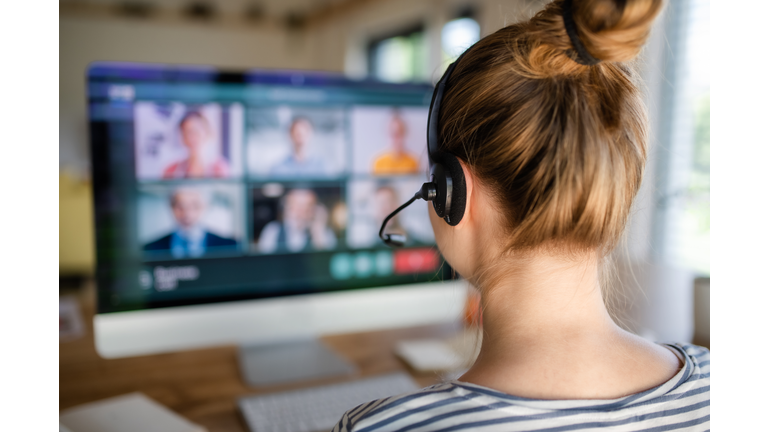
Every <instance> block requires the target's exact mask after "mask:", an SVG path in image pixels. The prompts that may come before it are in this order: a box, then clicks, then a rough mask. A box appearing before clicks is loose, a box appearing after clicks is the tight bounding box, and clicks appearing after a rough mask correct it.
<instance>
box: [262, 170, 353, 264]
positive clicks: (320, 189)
mask: <svg viewBox="0 0 768 432" xmlns="http://www.w3.org/2000/svg"><path fill="white" fill-rule="evenodd" d="M251 197H252V205H253V211H252V229H253V244H252V250H254V251H257V252H259V253H263V254H270V253H297V252H316V251H328V250H333V249H335V248H336V247H337V246H338V245H339V242H340V241H341V239H343V238H344V231H345V230H346V225H347V208H346V204H345V203H344V200H343V198H342V190H341V187H340V185H338V184H335V185H327V186H320V185H318V184H313V185H307V184H283V183H267V184H265V185H263V186H261V187H255V188H253V189H252V190H251Z"/></svg>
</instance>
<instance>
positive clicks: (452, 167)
mask: <svg viewBox="0 0 768 432" xmlns="http://www.w3.org/2000/svg"><path fill="white" fill-rule="evenodd" d="M442 156H443V158H442V159H443V163H444V165H445V168H446V169H447V170H448V172H449V173H450V174H451V178H452V179H453V191H452V193H451V209H450V211H449V212H448V214H447V215H446V216H447V217H446V222H448V225H451V226H456V225H458V224H459V222H461V219H462V218H463V217H464V209H465V208H466V206H467V182H466V180H465V179H464V170H463V169H462V168H461V163H460V162H459V158H457V157H456V156H454V155H452V154H450V153H443V154H442Z"/></svg>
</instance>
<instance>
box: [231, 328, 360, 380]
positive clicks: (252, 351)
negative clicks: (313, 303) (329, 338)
mask: <svg viewBox="0 0 768 432" xmlns="http://www.w3.org/2000/svg"><path fill="white" fill-rule="evenodd" d="M238 361H239V363H240V371H241V373H242V374H243V379H244V380H245V382H246V383H247V384H248V385H251V386H256V387H263V386H272V385H278V384H286V383H290V382H295V381H307V380H313V379H319V378H326V377H332V376H339V375H351V374H354V373H356V372H357V368H356V367H355V366H354V365H352V364H351V363H349V362H348V361H346V360H344V359H343V358H341V357H339V355H338V354H336V353H334V352H333V351H331V350H330V349H329V348H328V347H326V346H325V345H324V344H323V343H322V342H320V341H319V340H318V339H300V340H292V341H288V342H278V343H273V344H259V345H250V346H249V345H241V346H240V350H239V353H238Z"/></svg>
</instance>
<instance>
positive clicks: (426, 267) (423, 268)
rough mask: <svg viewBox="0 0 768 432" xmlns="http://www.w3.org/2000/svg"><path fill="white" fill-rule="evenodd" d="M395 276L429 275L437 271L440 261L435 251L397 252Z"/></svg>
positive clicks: (410, 250)
mask: <svg viewBox="0 0 768 432" xmlns="http://www.w3.org/2000/svg"><path fill="white" fill-rule="evenodd" d="M394 261H395V274H412V273H427V272H432V271H435V270H437V266H438V263H439V259H438V256H437V251H436V250H434V249H427V248H424V249H407V250H399V251H395V256H394Z"/></svg>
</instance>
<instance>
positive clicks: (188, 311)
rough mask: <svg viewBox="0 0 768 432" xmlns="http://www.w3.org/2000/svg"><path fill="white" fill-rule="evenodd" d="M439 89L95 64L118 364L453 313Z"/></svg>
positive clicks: (457, 309)
mask: <svg viewBox="0 0 768 432" xmlns="http://www.w3.org/2000/svg"><path fill="white" fill-rule="evenodd" d="M431 95H432V87H431V86H429V85H426V84H423V85H416V84H387V83H381V82H375V81H366V80H363V81H354V80H349V79H346V78H344V77H343V76H341V75H337V74H331V73H321V72H305V71H265V70H251V71H247V72H237V73H234V72H224V71H219V70H217V69H214V68H211V67H201V66H170V65H148V64H129V63H95V64H92V65H91V66H90V68H89V70H88V102H89V119H90V136H91V154H92V167H93V185H94V204H95V206H94V207H95V228H96V253H97V271H96V281H97V293H98V294H97V314H96V316H95V318H94V326H95V342H96V348H97V350H98V352H99V353H100V355H102V356H103V357H107V358H113V357H123V356H133V355H140V354H150V353H159V352H168V351H175V350H181V349H188V348H195V347H204V346H212V345H222V344H243V343H256V344H258V343H270V342H278V341H281V340H290V339H292V338H302V337H308V336H313V337H316V336H320V335H325V334H333V333H341V332H352V331H364V330H372V329H382V328H390V327H397V326H411V325H421V324H430V323H438V322H445V321H453V320H456V319H457V318H458V317H459V316H460V314H461V311H462V307H463V304H464V300H465V296H466V289H465V287H464V285H463V283H461V282H459V281H457V280H456V279H454V278H453V276H452V271H451V269H450V268H449V267H448V266H447V265H446V264H445V263H444V262H443V260H442V258H441V257H440V255H439V253H438V251H437V248H436V247H435V245H434V237H433V232H432V229H431V227H430V223H429V219H428V213H427V205H428V204H427V203H424V202H421V204H418V203H417V204H414V205H412V206H411V207H410V208H408V209H406V210H405V211H404V212H402V213H401V214H400V215H398V216H397V218H396V219H395V220H393V221H392V222H391V223H390V226H389V229H388V232H393V233H404V234H407V236H408V242H407V243H406V245H405V247H403V248H400V249H392V248H390V247H388V246H386V245H384V244H383V243H382V242H381V241H380V240H379V238H378V236H377V234H378V229H379V224H380V223H381V221H382V219H383V218H384V215H386V214H387V213H388V212H390V211H392V210H393V209H394V208H396V207H397V206H398V205H399V204H400V203H402V202H404V201H405V200H407V199H408V198H410V197H411V196H412V195H413V194H414V193H415V192H416V191H417V190H418V189H419V187H420V185H421V184H422V182H423V181H424V179H425V178H426V169H427V160H426V124H427V111H428V107H429V103H430V98H431Z"/></svg>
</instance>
